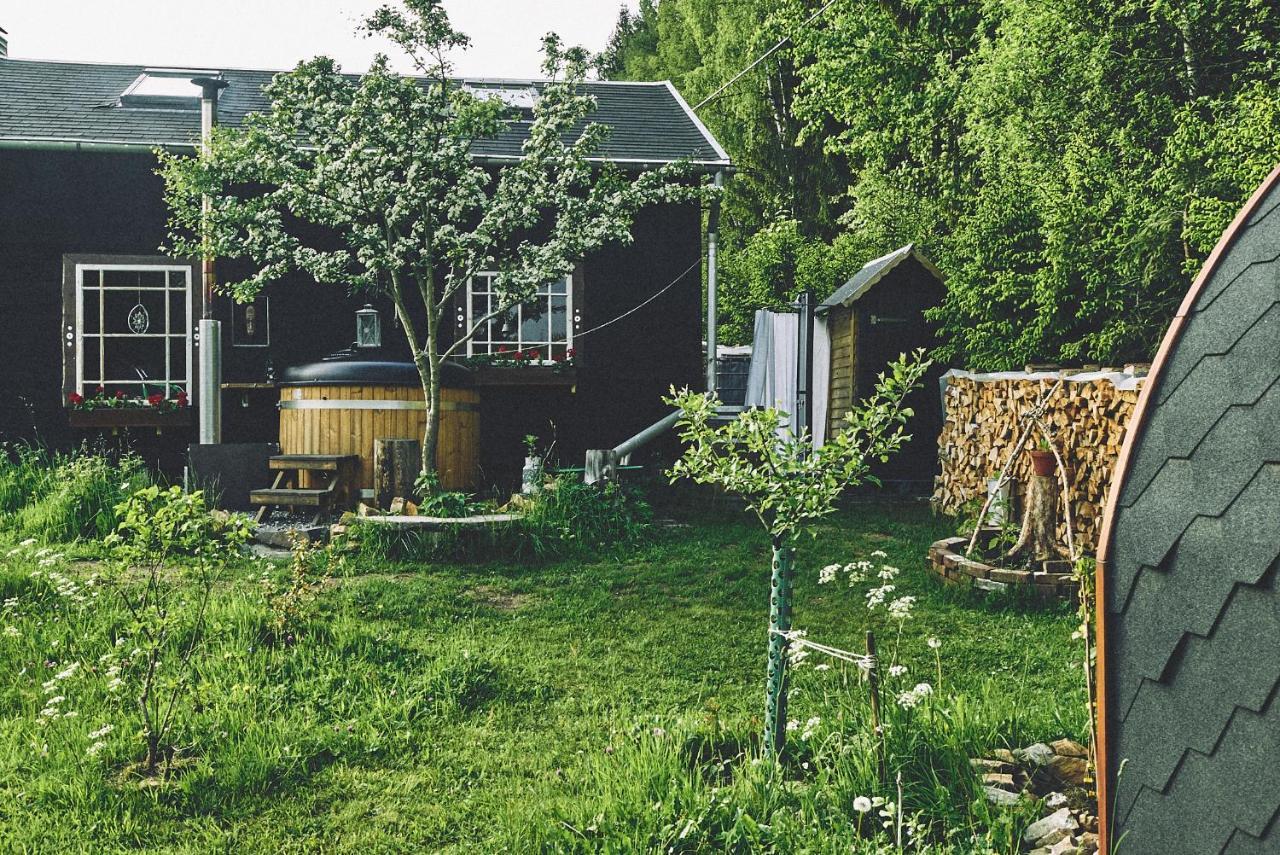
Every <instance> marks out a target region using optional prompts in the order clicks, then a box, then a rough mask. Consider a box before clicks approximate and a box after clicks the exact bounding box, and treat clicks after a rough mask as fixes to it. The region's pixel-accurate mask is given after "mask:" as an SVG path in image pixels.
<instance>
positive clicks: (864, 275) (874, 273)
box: [818, 243, 945, 309]
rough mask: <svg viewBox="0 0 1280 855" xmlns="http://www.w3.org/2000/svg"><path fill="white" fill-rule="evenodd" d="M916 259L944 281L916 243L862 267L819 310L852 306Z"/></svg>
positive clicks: (939, 272)
mask: <svg viewBox="0 0 1280 855" xmlns="http://www.w3.org/2000/svg"><path fill="white" fill-rule="evenodd" d="M912 257H914V258H915V259H916V260H917V261H919V262H920V263H921V264H923V265H924V266H925V267H927V268H928V269H929V270H930V271H931V272H932V273H933V275H935V276H937V277H938V278H939V279H943V278H945V277H943V275H942V272H941V271H940V270H938V268H936V267H934V266H933V263H932V262H931V261H929V259H927V258H925V256H924V254H923V253H922V252H920V250H918V249H916V245H915V244H914V243H909V244H907V245H906V246H902V247H899V248H897V249H895V250H894V251H893V252H891V253H889V254H888V255H882V256H880V257H879V258H876V259H872V260H871V261H868V262H867V263H866V264H864V265H863V266H862V269H861V270H859V271H858V272H857V273H855V274H853V278H851V279H850V280H849V281H848V282H846V283H844V284H843V285H841V286H840V287H839V288H837V289H836V292H835V293H834V294H832V295H831V296H830V297H828V298H827V299H825V300H823V301H822V303H821V305H819V306H818V308H819V309H822V308H830V307H832V306H852V305H853V304H854V303H856V302H857V301H858V300H859V299H861V297H862V295H863V294H865V293H867V292H868V291H870V290H871V288H872V286H874V285H875V284H876V283H877V282H879V281H880V280H881V279H883V278H884V277H885V275H886V274H888V273H889V271H891V270H893V268H895V267H897V266H898V265H899V264H901V263H902V262H903V261H905V260H906V259H908V258H912Z"/></svg>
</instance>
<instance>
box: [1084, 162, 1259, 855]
mask: <svg viewBox="0 0 1280 855" xmlns="http://www.w3.org/2000/svg"><path fill="white" fill-rule="evenodd" d="M1277 183H1280V166H1277V167H1276V168H1275V169H1274V170H1272V172H1271V174H1270V175H1268V176H1267V178H1266V180H1265V181H1263V182H1262V186H1260V187H1259V188H1258V189H1257V190H1255V191H1254V193H1253V195H1252V196H1251V197H1250V198H1249V201H1248V202H1246V203H1245V205H1244V207H1243V208H1241V209H1240V212H1239V213H1238V214H1236V217H1235V219H1234V220H1232V222H1231V225H1230V226H1228V227H1227V230H1226V231H1225V232H1223V233H1222V237H1220V238H1219V239H1218V243H1217V245H1216V246H1214V248H1213V252H1211V253H1210V254H1209V257H1208V258H1207V259H1206V260H1205V263H1204V266H1203V267H1202V268H1200V275H1198V276H1197V277H1196V279H1195V282H1193V283H1192V285H1191V289H1190V290H1189V291H1188V292H1187V295H1186V297H1184V298H1183V300H1182V305H1181V306H1179V308H1178V313H1177V314H1176V315H1174V318H1173V322H1172V323H1171V324H1170V325H1169V329H1168V331H1167V332H1166V333H1165V336H1164V339H1163V340H1162V341H1161V342H1160V349H1159V350H1158V351H1157V352H1156V357H1155V359H1154V360H1153V361H1152V363H1151V371H1150V372H1149V373H1148V374H1147V382H1146V383H1145V384H1144V385H1143V387H1142V392H1141V393H1140V394H1139V395H1138V403H1137V405H1136V406H1135V407H1134V411H1133V415H1132V416H1131V417H1130V419H1129V427H1128V430H1127V431H1126V432H1125V439H1124V444H1123V445H1122V446H1121V447H1120V456H1119V457H1118V458H1117V459H1116V465H1115V469H1114V470H1113V471H1112V475H1111V487H1110V489H1109V490H1108V492H1107V504H1106V509H1105V511H1104V512H1103V517H1102V528H1101V530H1100V533H1099V540H1098V557H1097V568H1096V571H1095V577H1094V598H1095V600H1094V612H1095V622H1096V623H1095V626H1096V647H1097V657H1098V658H1097V667H1096V671H1095V673H1096V679H1097V695H1098V698H1097V722H1096V728H1097V731H1096V732H1097V745H1095V746H1094V754H1095V757H1096V758H1097V764H1098V769H1097V773H1098V775H1097V776H1098V846H1099V849H1098V851H1099V853H1100V855H1109V853H1110V851H1111V847H1110V845H1109V842H1110V831H1111V829H1110V826H1111V792H1110V790H1111V776H1110V772H1111V769H1110V763H1109V761H1110V758H1109V756H1108V753H1107V718H1108V703H1107V702H1108V698H1107V671H1106V668H1107V666H1106V660H1107V621H1106V613H1107V609H1106V602H1107V601H1106V593H1107V587H1106V584H1107V578H1106V577H1107V565H1108V563H1109V561H1110V558H1111V538H1112V535H1113V533H1114V529H1115V523H1116V509H1117V507H1118V506H1119V502H1120V491H1121V489H1122V488H1123V486H1124V481H1125V478H1126V477H1127V476H1128V474H1129V467H1130V464H1131V461H1132V457H1133V451H1134V449H1135V448H1136V447H1137V445H1138V442H1139V441H1140V440H1141V439H1142V436H1143V434H1144V433H1145V430H1146V424H1147V416H1148V410H1149V409H1150V408H1152V407H1154V406H1155V405H1154V404H1153V403H1152V401H1153V399H1154V397H1155V396H1156V394H1157V390H1158V389H1159V387H1160V378H1161V375H1162V374H1163V372H1164V369H1165V366H1166V364H1167V363H1168V361H1169V358H1170V355H1171V354H1172V353H1173V348H1174V346H1175V345H1176V344H1177V343H1178V340H1179V339H1181V338H1182V334H1183V332H1184V330H1185V329H1186V325H1187V320H1188V318H1189V316H1190V314H1191V311H1192V309H1193V308H1194V307H1195V304H1196V302H1197V301H1198V300H1199V298H1200V294H1201V292H1203V291H1204V288H1205V286H1206V285H1207V284H1208V282H1209V280H1210V279H1211V278H1212V277H1213V274H1214V272H1215V271H1216V269H1217V267H1218V263H1219V262H1220V261H1221V260H1222V258H1223V256H1225V255H1226V253H1227V251H1228V250H1229V249H1230V248H1231V246H1232V245H1233V244H1234V243H1235V241H1236V237H1237V236H1238V234H1239V233H1240V232H1241V231H1242V229H1243V228H1244V226H1245V224H1246V223H1247V222H1248V221H1249V219H1250V218H1251V217H1252V216H1253V214H1254V213H1255V211H1256V210H1257V208H1258V205H1260V204H1261V203H1262V200H1263V199H1264V198H1265V197H1266V196H1267V194H1268V193H1270V192H1271V190H1272V188H1273V187H1275V186H1276V185H1277Z"/></svg>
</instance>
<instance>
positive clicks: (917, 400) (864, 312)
mask: <svg viewBox="0 0 1280 855" xmlns="http://www.w3.org/2000/svg"><path fill="white" fill-rule="evenodd" d="M945 296H946V285H945V277H944V276H943V274H942V271H940V270H939V269H938V268H937V267H935V266H934V265H933V263H932V262H930V261H929V259H928V258H926V257H925V255H924V253H922V252H921V251H920V250H919V249H918V248H917V247H916V245H915V244H907V245H906V246H904V247H900V248H899V249H896V250H894V251H893V252H891V253H889V254H888V255H885V256H881V257H880V258H877V259H874V260H873V261H869V262H867V263H866V264H865V265H863V267H862V269H861V270H859V271H858V272H857V273H855V274H854V275H853V277H852V278H851V279H850V280H849V281H848V282H846V283H844V284H843V285H841V286H840V287H839V288H838V289H836V292H835V293H834V294H832V295H831V296H830V297H828V298H827V299H826V300H824V301H823V302H822V304H821V305H820V306H819V307H818V314H819V316H825V319H826V323H827V332H828V334H829V335H830V338H831V375H830V381H829V390H828V394H829V399H828V400H829V404H828V407H827V435H828V436H830V435H831V434H832V433H833V432H834V431H835V430H837V429H839V427H840V425H841V424H842V423H843V420H844V415H845V413H847V412H848V411H849V410H850V409H851V408H852V407H853V405H854V404H855V403H856V402H857V401H859V400H861V399H862V398H864V397H866V396H867V395H868V394H870V393H871V391H872V390H873V389H874V388H875V384H876V375H878V374H879V373H880V372H881V371H883V370H884V367H885V365H886V364H887V363H889V362H890V361H892V360H894V359H896V358H897V356H898V354H900V353H903V352H907V351H911V350H914V349H916V348H920V347H923V348H926V349H930V350H931V349H933V348H934V347H935V346H936V344H937V337H936V329H935V326H934V324H933V323H931V322H930V321H929V320H927V319H926V318H925V315H924V313H925V310H927V309H929V308H932V307H934V306H937V305H940V304H941V303H942V300H943V298H944V297H945ZM943 370H944V368H943V366H935V367H934V368H933V369H931V370H930V372H929V375H928V377H927V378H926V380H925V382H924V386H923V388H922V389H920V390H918V391H917V392H915V393H914V394H913V395H912V396H911V400H910V406H911V407H912V409H913V410H914V411H915V417H914V418H913V419H912V420H911V423H910V425H909V426H908V432H909V433H910V434H911V435H912V441H911V442H910V443H908V444H907V446H906V447H904V448H903V450H902V452H901V453H900V454H898V455H897V456H895V457H894V458H893V459H892V460H891V461H890V462H889V463H887V464H885V465H884V466H883V467H881V469H880V470H879V471H878V472H877V474H878V476H879V477H880V478H881V479H882V480H883V481H885V482H886V483H889V482H896V486H899V487H901V488H904V489H915V488H916V487H922V488H923V489H924V490H925V491H926V492H927V491H929V490H931V489H932V484H933V477H934V475H935V474H937V470H938V454H937V440H938V435H939V433H941V431H942V402H941V400H940V397H939V393H938V389H939V382H938V381H939V378H940V377H941V376H942V372H943Z"/></svg>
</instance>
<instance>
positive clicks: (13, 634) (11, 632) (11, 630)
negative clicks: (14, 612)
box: [4, 626, 22, 638]
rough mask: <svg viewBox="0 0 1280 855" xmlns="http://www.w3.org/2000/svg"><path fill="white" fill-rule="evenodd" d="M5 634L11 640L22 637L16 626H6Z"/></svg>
mask: <svg viewBox="0 0 1280 855" xmlns="http://www.w3.org/2000/svg"><path fill="white" fill-rule="evenodd" d="M4 634H5V635H7V636H9V637H10V638H17V637H18V636H20V635H22V632H21V631H19V629H18V628H17V627H16V626H6V627H5V628H4Z"/></svg>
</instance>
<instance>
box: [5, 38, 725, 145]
mask: <svg viewBox="0 0 1280 855" xmlns="http://www.w3.org/2000/svg"><path fill="white" fill-rule="evenodd" d="M149 70H151V71H163V69H151V68H149V67H148V66H144V65H118V64H103V63H84V62H61V61H47V60H32V59H13V58H0V146H5V147H31V148H41V147H46V146H48V147H53V146H58V145H76V144H80V145H82V146H84V147H86V148H88V147H92V146H101V145H108V146H124V147H128V146H138V147H140V148H153V147H156V146H162V147H170V148H190V147H193V146H194V144H195V142H196V141H197V140H198V139H199V136H200V113H199V111H198V110H184V109H156V108H145V107H125V106H121V104H120V96H121V94H122V93H123V92H124V91H125V90H126V89H127V88H129V86H130V84H131V83H133V82H134V81H135V80H137V79H138V78H139V76H140V75H142V74H143V73H145V72H147V71H149ZM277 73H278V72H275V71H254V70H243V69H224V70H221V75H222V76H223V77H224V78H225V79H226V80H227V82H228V83H229V84H230V85H229V86H228V87H227V88H226V89H225V90H224V91H223V93H222V96H221V100H220V102H219V121H220V122H222V123H223V124H227V125H238V124H240V123H241V122H243V120H244V117H245V116H246V115H247V114H249V113H251V112H255V111H262V110H265V109H266V108H267V107H268V101H267V99H266V98H265V97H264V96H263V94H262V88H263V87H264V86H265V85H266V84H267V83H268V82H270V80H271V78H272V77H274V76H275V74H277ZM193 76H194V73H193ZM460 82H462V83H470V84H481V85H484V86H486V87H495V88H500V87H508V88H522V89H524V90H528V89H529V88H530V87H532V88H535V89H537V88H541V87H542V86H544V85H545V81H539V80H519V81H516V80H482V79H477V78H464V79H461V80H460ZM583 88H584V89H585V90H586V91H587V92H588V93H589V94H591V95H593V96H594V97H595V98H596V102H597V106H596V110H595V112H594V113H593V114H592V116H591V117H590V119H591V121H594V122H599V123H601V124H604V125H606V126H608V127H609V128H610V131H611V132H610V134H609V136H608V137H607V139H606V140H605V142H604V144H603V145H602V146H601V150H600V153H599V159H601V160H610V161H614V162H619V163H634V164H646V163H652V164H662V163H671V162H675V161H679V160H688V161H690V162H692V163H693V164H694V165H695V166H698V167H701V168H703V169H707V170H712V169H721V168H724V167H727V166H729V156H728V155H727V154H726V153H725V151H724V149H723V148H721V147H720V144H719V143H718V142H716V140H715V138H714V137H713V136H712V135H711V133H710V132H709V131H708V130H707V129H706V127H705V126H704V125H703V124H702V122H700V121H699V120H698V117H697V116H696V115H694V113H693V111H692V110H690V109H689V105H688V104H687V103H685V101H684V99H683V98H681V97H680V94H679V93H678V92H677V91H676V89H675V87H674V86H672V85H671V83H670V82H666V81H663V82H657V83H624V82H603V81H588V82H586V83H584V84H583ZM526 129H527V125H522V124H521V123H519V122H513V123H511V124H510V125H509V126H508V127H507V128H506V129H505V130H504V131H503V132H502V133H500V134H499V135H498V136H496V137H494V138H492V139H489V140H484V141H482V142H478V143H477V144H476V147H475V154H476V156H477V158H478V159H482V160H494V161H507V160H516V159H519V157H520V156H521V151H520V149H521V144H522V143H523V142H524V140H525V138H526V135H527V130H526Z"/></svg>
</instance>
